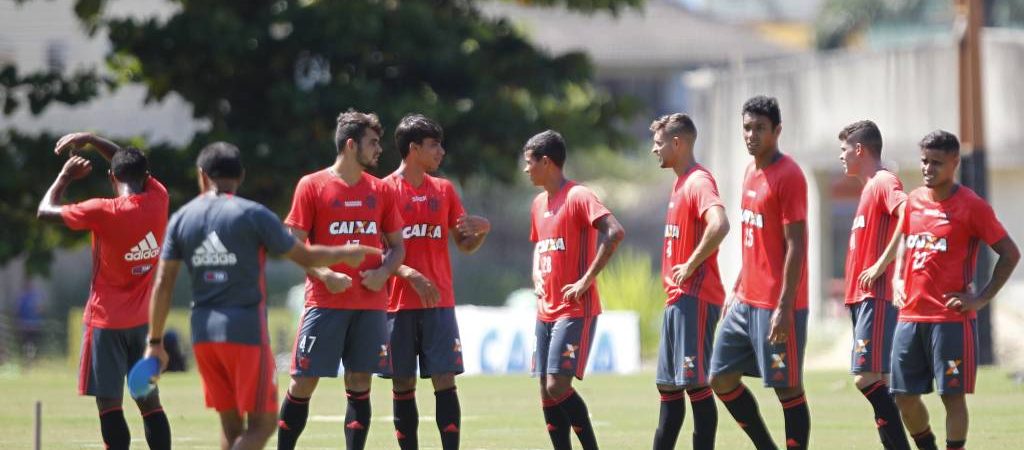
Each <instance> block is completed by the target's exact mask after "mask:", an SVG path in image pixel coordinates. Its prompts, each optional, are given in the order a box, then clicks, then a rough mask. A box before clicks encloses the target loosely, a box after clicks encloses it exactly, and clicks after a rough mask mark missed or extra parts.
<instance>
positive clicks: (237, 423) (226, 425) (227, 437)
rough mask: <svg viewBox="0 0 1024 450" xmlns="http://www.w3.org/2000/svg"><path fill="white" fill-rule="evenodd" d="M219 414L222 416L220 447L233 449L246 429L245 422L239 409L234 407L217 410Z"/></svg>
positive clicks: (224, 449) (225, 449)
mask: <svg viewBox="0 0 1024 450" xmlns="http://www.w3.org/2000/svg"><path fill="white" fill-rule="evenodd" d="M217 415H218V416H219V417H220V448H221V450H231V449H233V448H235V443H236V442H238V439H239V437H241V436H242V433H243V432H244V431H245V422H243V420H242V416H241V415H240V414H238V411H237V410H234V409H229V410H226V411H217Z"/></svg>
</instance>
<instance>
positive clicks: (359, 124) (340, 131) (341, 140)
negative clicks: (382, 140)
mask: <svg viewBox="0 0 1024 450" xmlns="http://www.w3.org/2000/svg"><path fill="white" fill-rule="evenodd" d="M368 129H369V130H373V131H376V132H377V134H378V135H382V134H384V127H382V126H381V125H380V119H378V118H377V115H376V114H373V113H369V114H366V113H361V112H359V111H356V110H354V109H352V108H349V110H348V111H345V112H343V113H341V114H338V128H337V129H335V130H334V147H335V148H336V149H337V150H338V153H341V151H342V149H344V148H345V141H347V140H349V139H354V140H355V141H356V142H357V143H358V142H359V141H360V140H362V139H363V136H365V135H366V130H368Z"/></svg>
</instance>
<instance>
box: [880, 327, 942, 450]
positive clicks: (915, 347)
mask: <svg viewBox="0 0 1024 450" xmlns="http://www.w3.org/2000/svg"><path fill="white" fill-rule="evenodd" d="M930 327H931V325H930V324H925V323H913V322H899V323H897V324H896V331H895V332H894V333H893V343H892V377H891V384H892V392H893V395H894V397H893V399H894V400H895V402H896V406H897V407H898V408H899V410H900V416H901V418H902V419H903V425H904V426H905V427H906V428H907V432H908V433H909V434H910V437H911V438H913V440H914V444H915V445H916V446H917V448H919V449H923V450H935V449H936V448H937V447H936V446H935V435H934V434H933V433H932V430H931V427H930V426H929V425H928V409H927V408H925V405H924V402H922V401H921V395H922V394H927V393H929V392H931V391H932V377H933V374H932V372H933V371H932V364H931V361H930V358H929V357H928V355H929V354H930V345H931V344H927V345H928V347H925V342H926V341H925V338H923V337H924V336H930V332H929V331H930ZM929 339H930V338H929Z"/></svg>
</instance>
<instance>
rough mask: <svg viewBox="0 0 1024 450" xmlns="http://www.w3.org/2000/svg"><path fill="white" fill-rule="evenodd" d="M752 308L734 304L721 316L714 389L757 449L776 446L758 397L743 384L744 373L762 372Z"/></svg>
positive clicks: (714, 358) (713, 370)
mask: <svg viewBox="0 0 1024 450" xmlns="http://www.w3.org/2000/svg"><path fill="white" fill-rule="evenodd" d="M750 309H751V308H750V306H748V305H746V304H744V303H735V304H733V305H732V306H731V307H730V308H729V309H728V310H727V311H726V312H725V316H724V317H723V318H722V323H721V324H720V325H719V327H718V330H717V332H716V338H715V343H714V349H713V351H712V354H711V389H712V390H714V392H715V395H716V396H718V398H719V400H721V401H722V404H724V405H725V408H726V409H727V410H728V411H729V414H731V415H732V417H733V419H735V420H736V423H737V424H739V426H740V428H742V429H743V431H744V432H745V433H747V436H748V437H749V438H750V440H751V442H753V443H754V446H755V447H756V448H757V449H759V450H763V449H774V448H776V447H775V444H774V443H773V442H772V437H771V435H770V434H769V433H768V427H767V426H766V425H765V423H764V419H762V418H761V412H760V410H759V409H758V406H757V400H755V399H754V395H753V394H751V393H750V390H749V389H747V387H746V386H744V385H743V374H744V373H749V374H760V371H759V370H760V369H759V367H758V365H757V363H756V356H757V355H756V354H755V353H754V348H753V342H752V341H751V338H750V333H751V332H752V331H751V330H750V326H751V323H750V314H749V312H750ZM753 331H757V330H753ZM766 333H767V331H766Z"/></svg>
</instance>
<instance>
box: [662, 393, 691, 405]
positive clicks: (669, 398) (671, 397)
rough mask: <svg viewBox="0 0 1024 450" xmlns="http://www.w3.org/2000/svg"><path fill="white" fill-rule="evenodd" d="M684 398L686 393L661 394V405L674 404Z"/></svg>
mask: <svg viewBox="0 0 1024 450" xmlns="http://www.w3.org/2000/svg"><path fill="white" fill-rule="evenodd" d="M684 398H686V391H673V392H661V401H662V402H663V403H668V402H674V401H677V400H682V399H684Z"/></svg>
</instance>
